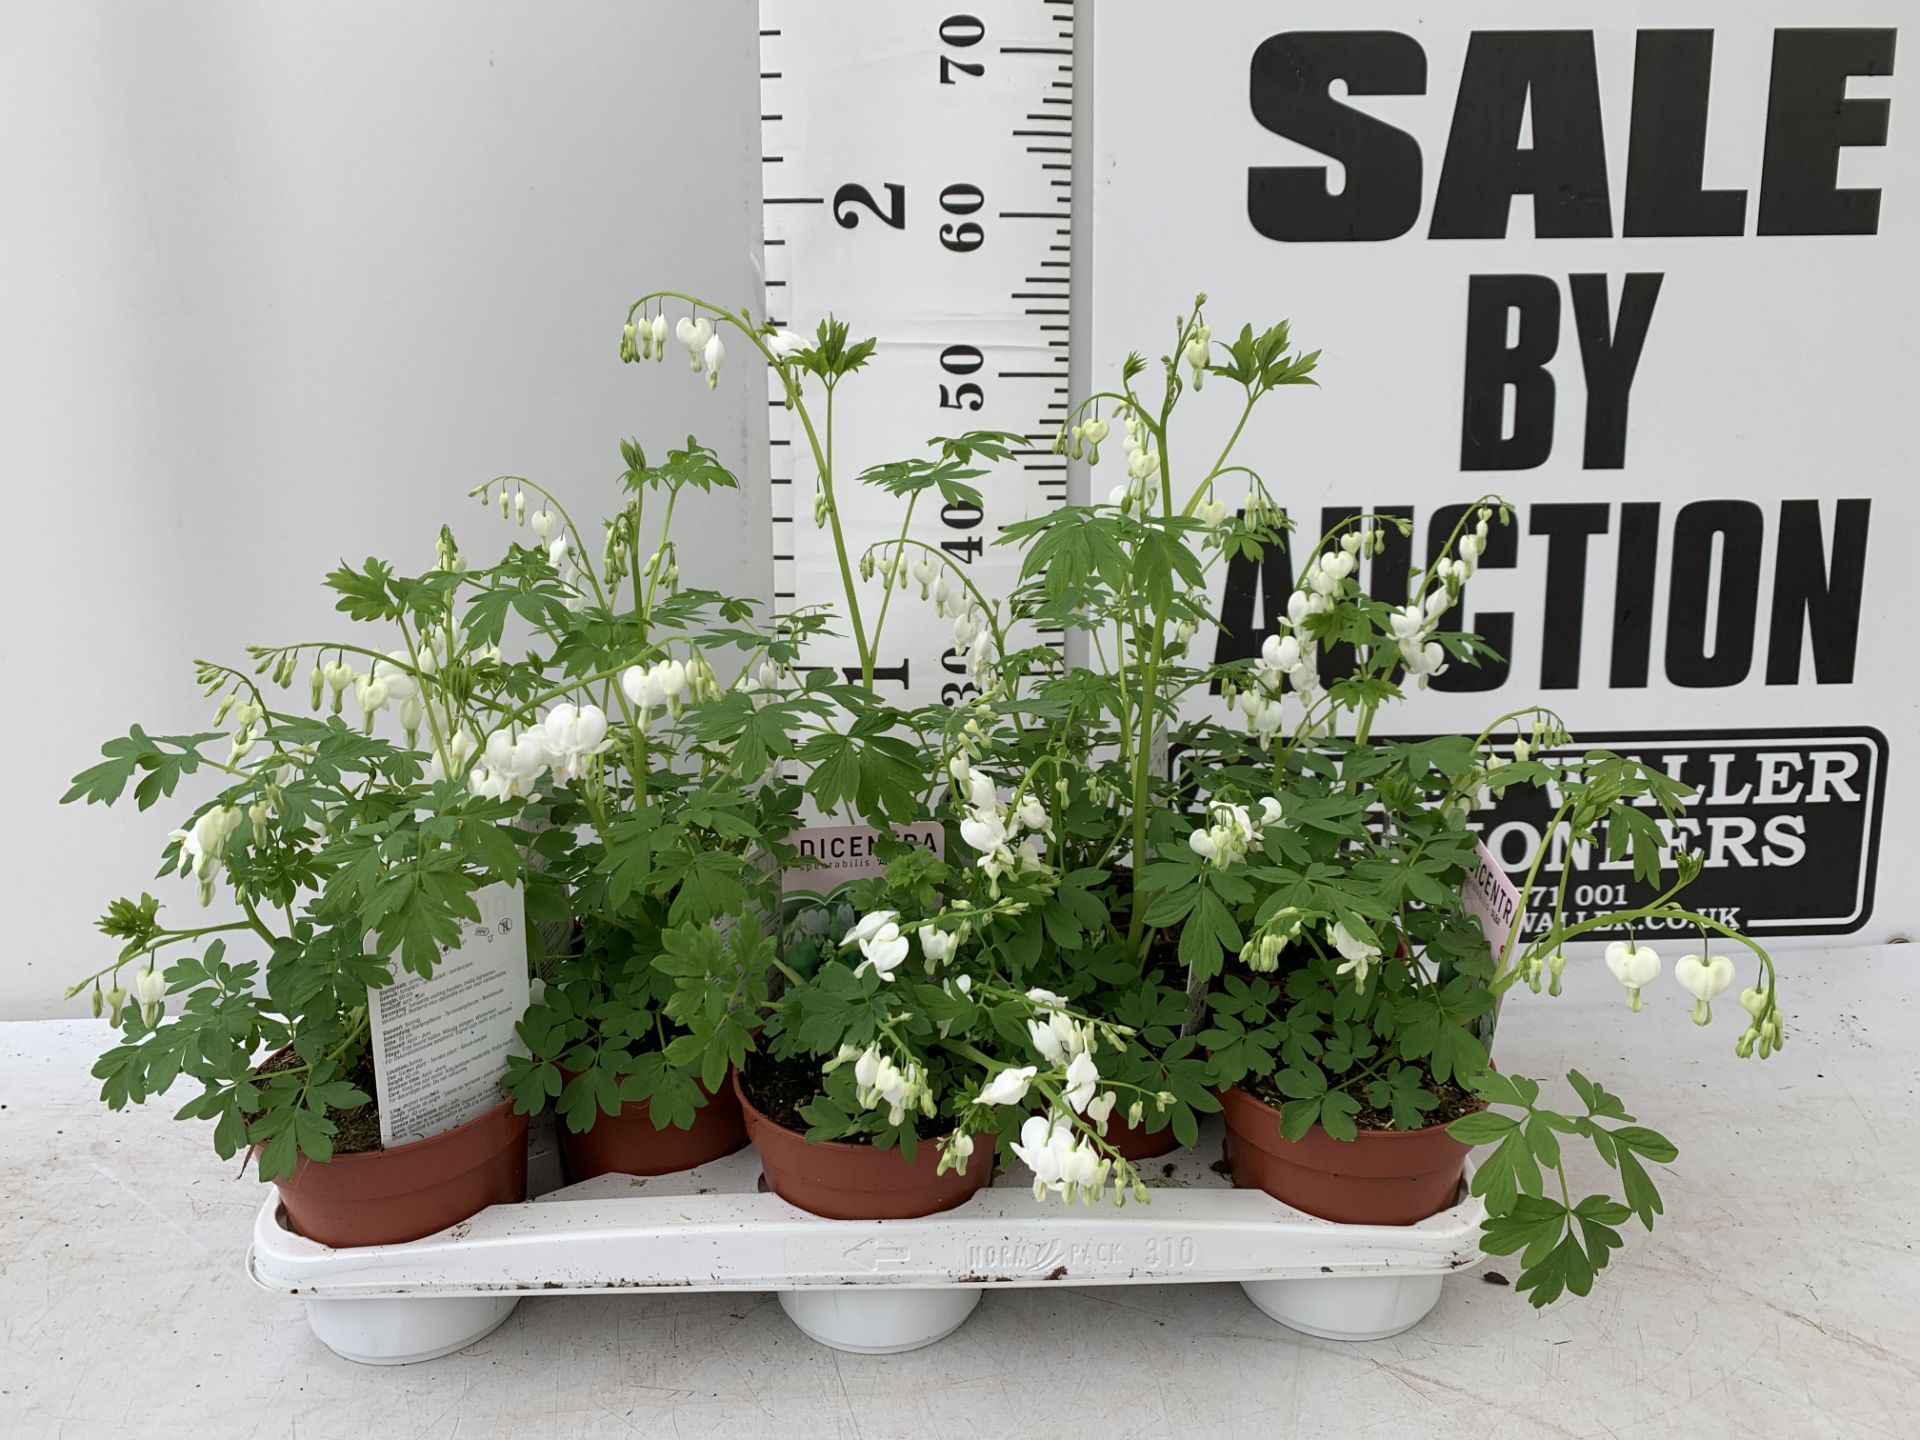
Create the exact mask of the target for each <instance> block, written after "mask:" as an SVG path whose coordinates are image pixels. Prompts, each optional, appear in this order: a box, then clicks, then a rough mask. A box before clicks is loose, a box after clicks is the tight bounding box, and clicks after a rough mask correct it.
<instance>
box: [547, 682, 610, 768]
mask: <svg viewBox="0 0 1920 1440" xmlns="http://www.w3.org/2000/svg"><path fill="white" fill-rule="evenodd" d="M540 731H541V739H542V741H543V742H544V745H545V749H546V756H547V763H548V764H549V765H551V766H552V767H553V778H554V779H555V780H558V781H559V782H560V783H561V784H563V785H564V784H565V783H566V782H567V781H569V780H572V779H575V778H577V777H578V776H581V775H584V774H585V773H586V768H587V760H588V758H589V757H591V756H594V755H598V754H601V753H602V752H603V751H605V750H606V748H607V747H608V746H609V745H611V744H612V743H613V740H612V737H610V736H609V735H608V734H607V716H606V712H605V711H603V710H601V708H600V707H599V706H598V705H579V706H576V705H573V704H571V703H569V702H563V703H561V704H559V705H556V706H554V707H553V709H551V710H549V711H548V712H547V716H546V719H544V720H543V721H541V723H540Z"/></svg>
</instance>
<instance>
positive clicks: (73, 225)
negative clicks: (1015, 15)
mask: <svg viewBox="0 0 1920 1440" xmlns="http://www.w3.org/2000/svg"><path fill="white" fill-rule="evenodd" d="M756 28H757V27H756V22H755V5H754V4H753V0H725V3H721V0H677V3H658V0H653V3H638V0H615V3H576V4H570V5H568V6H566V7H564V8H563V9H554V8H551V7H546V6H518V5H509V4H504V3H484V4H483V3H475V0H432V3H423V0H414V3H410V4H408V5H405V6H389V5H382V4H377V3H370V0H355V3H336V4H329V5H326V6H302V7H298V8H294V7H285V6H272V7H261V6H255V5H251V4H246V3H240V0H222V3H209V0H202V3H196V4H193V5H169V6H144V5H138V4H133V3H125V4H107V3H87V4H72V3H68V0H10V3H8V4H7V5H6V6H5V7H4V8H0V504H4V507H5V516H6V520H5V524H4V534H5V536H6V539H7V542H8V543H7V551H8V554H7V557H6V560H5V562H4V563H3V564H0V675H4V676H5V677H6V678H5V681H4V694H5V704H4V705H0V754H4V755H6V756H8V757H10V759H11V763H12V764H13V765H14V766H16V767H18V773H17V774H16V776H15V783H14V787H13V792H14V793H13V804H12V806H11V811H12V813H11V815H10V817H9V823H7V824H6V825H5V826H4V827H3V828H0V1018H20V1017H31V1016H42V1015H52V1014H63V1013H65V1014H71V1013H81V1011H80V1006H81V1005H82V1004H83V1003H84V1002H71V1003H69V1002H64V1001H63V1000H62V999H61V992H62V991H63V990H64V989H65V987H66V985H67V983H68V982H69V981H70V979H72V978H73V977H75V976H77V975H78V974H80V973H84V971H86V970H91V969H93V968H95V967H97V966H98V965H100V964H103V963H105V962H106V961H107V960H109V959H111V957H112V947H111V945H110V943H109V942H107V941H106V940H104V939H103V938H102V937H100V936H98V935H97V934H95V933H94V932H93V930H92V929H91V928H90V922H91V920H92V919H93V917H95V916H96V915H98V914H99V913H100V911H101V910H102V909H103V908H104V905H105V902H106V901H107V899H108V898H110V897H111V896H113V895H117V894H123V893H133V894H138V893H139V891H140V890H141V889H142V888H143V887H145V888H149V889H155V888H156V882H155V881H154V879H153V873H154V869H155V867H156V865H157V862H158V852H159V847H160V845H161V844H162V842H163V839H164V836H165V833H166V831H167V830H169V829H170V828H172V827H173V825H174V824H176V823H177V821H178V819H179V818H180V816H181V815H183V814H184V813H185V810H186V808H187V805H190V804H191V803H193V802H192V801H191V800H188V802H187V805H181V804H178V803H175V804H167V803H164V802H163V803H162V804H161V805H160V806H158V807H156V808H155V809H153V810H151V811H148V812H146V813H144V814H142V813H140V812H138V811H136V810H135V809H134V808H133V806H132V803H131V801H130V800H128V801H123V802H122V804H121V805H120V806H117V807H115V809H113V810H111V811H104V810H102V809H100V808H99V807H94V808H92V809H91V810H82V809H78V808H75V807H66V808H61V807H59V806H58V805H57V804H56V803H55V802H56V801H57V800H58V798H59V796H60V794H61V793H62V791H63V790H64V789H65V786H66V783H67V779H68V777H69V776H71V775H72V774H73V773H74V772H75V771H77V770H79V769H81V768H83V767H84V766H85V765H87V764H90V763H91V762H92V760H93V759H94V758H95V752H96V747H97V746H98V745H99V743H100V742H101V741H102V740H104V739H106V738H108V737H109V736H111V735H114V734H120V733H124V731H125V728H126V725H127V724H128V722H130V721H134V720H138V721H140V722H141V723H143V724H144V725H146V726H147V727H148V728H149V730H151V731H153V732H155V733H171V732H175V731H183V730H191V729H197V728H203V726H202V723H201V722H203V721H204V720H206V719H207V718H208V711H207V708H206V704H205V702H203V701H201V700H200V698H199V696H198V693H197V691H196V690H195V688H194V686H193V683H192V674H191V660H192V657H194V656H196V655H207V656H216V657H220V658H227V659H235V660H237V659H239V658H241V647H242V646H243V645H244V644H246V643H247V642H249V641H252V640H271V639H279V640H291V639H303V638H311V637H315V636H318V635H324V634H337V633H339V631H340V628H341V626H342V625H344V624H345V623H346V622H345V621H344V617H340V616H336V615H335V614H334V613H333V610H332V607H331V604H330V603H329V600H328V595H329V593H330V592H326V591H324V590H322V589H321V587H320V584H319V581H320V577H321V576H322V574H323V573H324V572H325V571H326V570H328V569H330V568H331V567H332V566H333V565H334V564H335V563H336V562H337V561H338V560H339V559H340V558H341V557H343V556H344V557H347V558H350V559H353V560H355V561H358V560H359V559H360V558H362V557H364V556H365V555H367V554H369V553H375V554H381V555H383V556H386V557H388V558H391V559H394V560H396V561H399V562H401V563H402V564H403V565H412V566H414V567H416V568H425V566H426V565H428V564H430V563H431V556H432V546H433V538H434V535H435V533H436V530H437V527H438V525H439V524H440V523H441V522H442V521H443V520H452V521H454V522H455V524H456V529H457V531H458V533H459V534H460V536H461V537H462V540H463V543H465V544H468V545H469V546H472V547H476V548H481V547H484V552H485V553H497V552H495V551H494V547H495V546H497V545H499V544H500V543H501V541H502V536H501V530H500V524H501V522H500V521H499V520H498V518H497V516H495V517H493V518H491V519H490V518H489V516H488V515H486V514H485V513H484V512H482V511H480V510H479V508H478V507H477V506H476V505H474V504H473V503H472V502H468V501H464V500H462V499H461V497H462V495H463V494H464V492H465V491H466V490H467V489H468V487H470V486H472V485H475V484H478V483H479V482H481V481H483V480H486V479H488V478H490V477H491V476H493V475H495V474H499V473H503V472H506V473H520V474H526V475H530V476H535V477H540V478H542V479H543V480H545V481H547V482H550V483H553V484H555V486H556V487H557V488H563V489H564V490H565V492H566V493H568V494H569V495H572V496H578V497H581V498H582V499H583V500H588V501H592V500H594V499H596V498H598V497H602V496H605V497H610V496H611V495H612V494H613V493H614V492H613V490H612V486H613V483H614V478H615V475H616V472H617V469H618V454H617V451H616V449H615V443H616V441H617V440H618V438H619V437H620V436H621V435H627V434H637V435H639V436H640V438H641V439H642V440H643V442H644V443H646V444H647V445H648V447H649V448H650V449H654V448H657V447H659V446H660V445H661V444H662V443H664V442H666V441H668V440H677V439H679V438H682V437H684V436H685V435H686V434H687V433H688V431H689V430H692V431H695V432H696V433H698V434H699V435H700V436H701V438H702V439H704V440H706V441H708V442H709V443H711V444H714V445H716V446H717V447H718V448H719V449H720V451H721V453H722V455H723V457H724V458H725V459H726V460H727V461H728V463H729V464H731V465H733V466H734V467H735V468H737V469H739V470H740V473H741V474H742V477H743V479H744V480H745V481H747V485H746V487H745V489H744V490H743V491H742V492H741V493H740V494H736V495H732V496H720V497H716V498H715V500H714V501H712V502H711V503H708V504H706V505H705V506H704V508H703V509H702V510H700V511H699V512H698V514H697V517H688V518H687V520H686V521H684V522H683V526H684V528H680V529H679V533H680V534H681V535H682V537H683V547H684V548H683V569H685V570H686V571H688V572H689V575H690V578H693V579H696V580H697V581H698V582H700V583H709V584H714V585H717V586H721V587H723V588H728V589H731V590H734V591H737V592H742V593H764V591H765V590H766V588H767V587H768V583H769V582H768V575H767V559H766V557H767V556H768V554H769V549H770V546H769V543H768V537H767V519H766V517H767V504H766V486H765V484H764V474H765V458H764V457H765V446H764V444H763V443H762V440H763V437H764V423H765V422H764V417H763V413H762V412H763V406H762V405H761V403H760V384H761V382H760V377H759V375H758V374H757V373H750V372H749V371H748V369H747V367H745V366H741V367H738V368H737V369H736V370H735V371H734V373H732V374H730V375H728V376H726V377H725V381H724V383H723V384H722V387H721V393H720V394H719V395H718V396H711V395H709V394H708V393H707V391H706V389H705V386H704V383H703V382H701V381H699V380H697V379H695V378H694V377H693V376H692V375H691V374H690V373H689V372H688V371H687V370H686V369H685V368H684V367H677V366H676V365H675V364H674V363H673V362H672V361H669V362H668V363H667V364H666V365H665V366H662V367H658V368H649V370H648V372H647V374H646V375H645V378H644V381H643V380H642V378H641V377H640V376H639V375H638V374H637V373H636V372H635V370H633V369H631V368H628V367H623V366H621V365H620V364H619V363H618V361H617V360H616V358H615V345H616V342H617V340H618V331H619V325H620V320H621V317H622V314H623V312H624V310H625V308H626V306H627V304H628V303H629V302H630V301H631V299H632V298H633V297H635V296H637V295H639V294H641V293H643V292H644V291H645V290H647V289H651V288H655V287H657V286H661V285H673V286H675V287H676V288H685V289H690V290H692V291H694V292H695V293H702V294H707V295H711V296H713V297H714V298H716V299H719V300H722V301H729V302H731V303H734V304H745V303H752V302H754V300H755V298H756V297H757V296H758V294H759V293H760V292H759V289H758V284H757V281H756V278H755V275H756V268H757V250H758V239H757V237H758V195H759V177H758V174H757V171H758V168H759V166H758V138H757V136H758V125H757V122H756V118H755V117H756V115H757V113H758V104H757V94H758V89H757V80H756V76H757V63H756V51H755V43H756V37H755V31H756ZM584 508H586V509H587V510H588V511H589V512H593V513H597V511H596V510H595V507H594V505H592V504H591V503H589V504H588V505H586V506H585V507H584ZM193 783H194V782H192V781H189V782H188V784H189V785H192V784H193ZM177 798H178V799H185V798H186V797H185V796H184V794H183V795H182V796H181V797H177ZM156 893H158V894H160V895H161V896H162V897H163V898H164V899H166V900H167V901H168V903H169V905H170V906H172V907H173V913H174V914H175V915H176V916H180V915H183V914H185V913H190V907H192V905H193V903H194V902H193V898H192V888H191V885H190V883H188V882H184V881H176V880H166V881H161V882H158V888H157V889H156Z"/></svg>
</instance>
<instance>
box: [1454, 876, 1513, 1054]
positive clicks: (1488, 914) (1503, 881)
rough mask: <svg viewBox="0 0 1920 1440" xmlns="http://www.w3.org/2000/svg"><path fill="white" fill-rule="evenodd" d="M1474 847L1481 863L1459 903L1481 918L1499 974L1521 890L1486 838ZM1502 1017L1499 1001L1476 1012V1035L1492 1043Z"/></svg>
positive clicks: (1505, 957) (1476, 1037)
mask: <svg viewBox="0 0 1920 1440" xmlns="http://www.w3.org/2000/svg"><path fill="white" fill-rule="evenodd" d="M1473 850H1474V853H1475V854H1476V855H1477V856H1479V857H1480V863H1479V864H1478V865H1476V866H1474V867H1473V869H1472V870H1470V871H1469V872H1467V880H1466V884H1465V885H1463V886H1462V887H1461V889H1460V903H1461V906H1462V907H1463V908H1464V909H1465V910H1466V912H1467V913H1468V914H1469V915H1471V916H1473V918H1474V919H1476V920H1478V921H1479V922H1480V931H1481V933H1482V934H1483V935H1485V936H1486V937H1487V948H1488V949H1489V950H1491V951H1492V952H1493V968H1494V973H1495V974H1498V973H1499V972H1500V971H1501V970H1503V969H1505V968H1506V964H1507V936H1508V935H1510V934H1512V933H1513V917H1514V915H1515V913H1516V912H1518V910H1519V909H1520V892H1519V891H1518V890H1517V889H1515V888H1514V884H1513V881H1511V880H1509V879H1508V878H1507V872H1506V871H1505V870H1502V869H1501V868H1500V862H1499V861H1497V860H1495V859H1494V858H1493V852H1492V851H1491V850H1489V849H1487V846H1486V842H1485V841H1483V840H1476V841H1474V843H1473ZM1505 998H1506V997H1504V996H1502V997H1501V1000H1502V1001H1503V1002H1504V1000H1505ZM1499 1021H1500V1006H1499V1004H1496V1005H1495V1006H1494V1007H1493V1009H1491V1010H1489V1011H1488V1012H1487V1013H1486V1014H1484V1015H1480V1016H1476V1017H1475V1019H1474V1021H1473V1037H1474V1039H1476V1040H1478V1041H1479V1042H1480V1043H1481V1044H1482V1045H1487V1046H1491V1045H1492V1043H1493V1032H1494V1028H1495V1027H1496V1026H1497V1025H1498V1024H1499Z"/></svg>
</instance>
